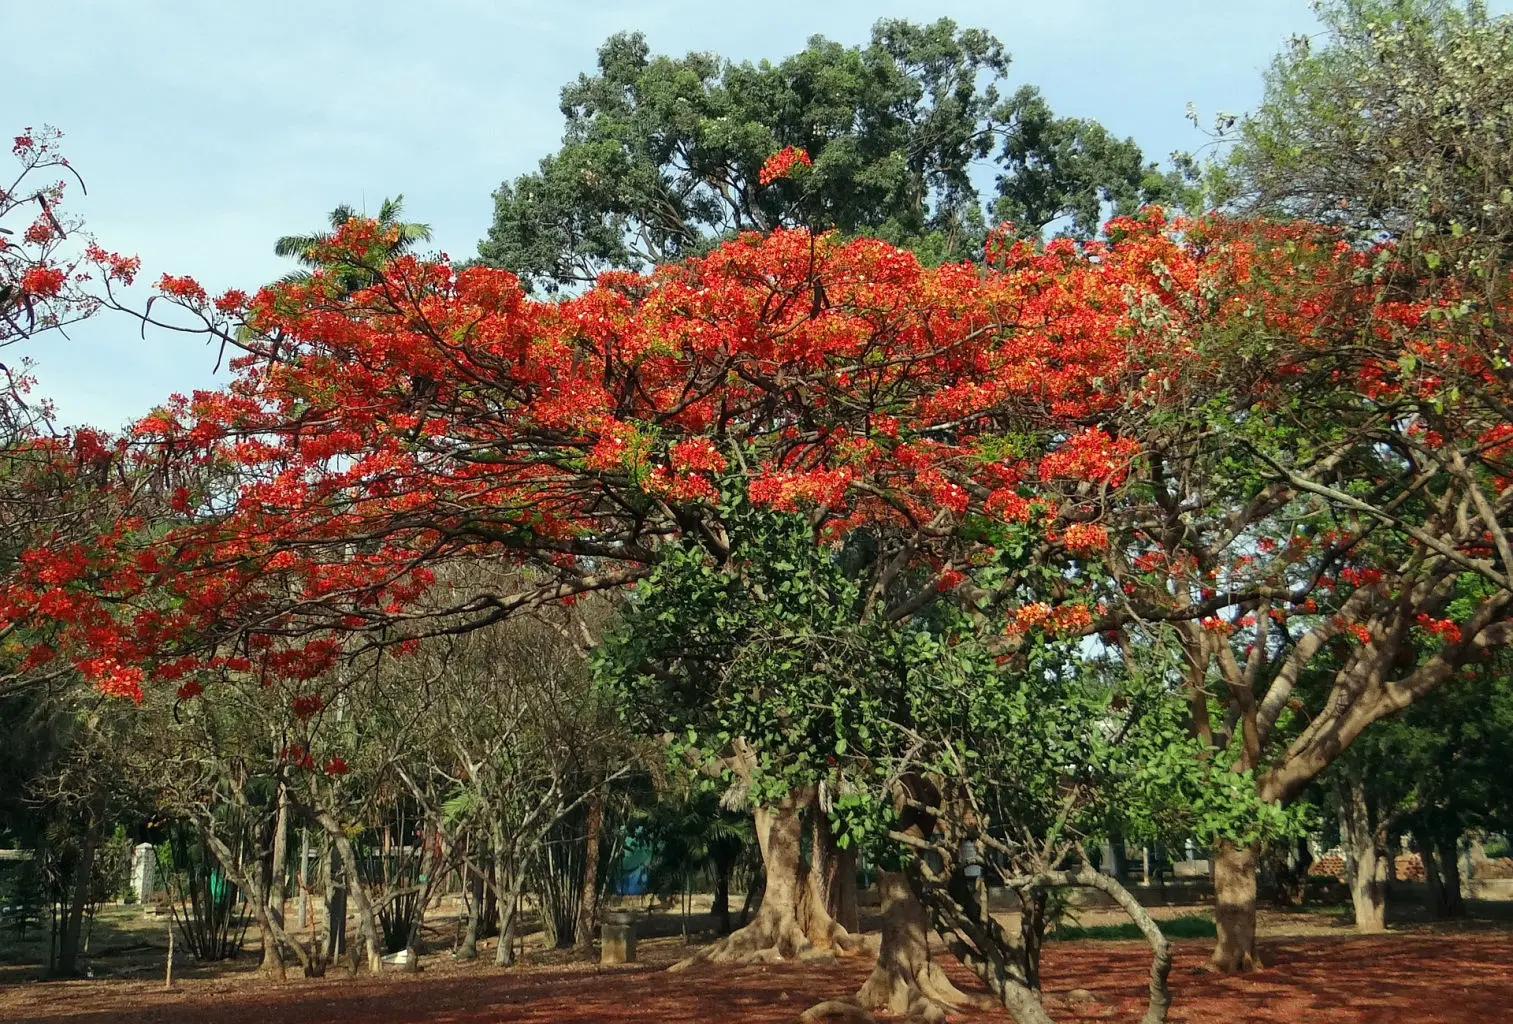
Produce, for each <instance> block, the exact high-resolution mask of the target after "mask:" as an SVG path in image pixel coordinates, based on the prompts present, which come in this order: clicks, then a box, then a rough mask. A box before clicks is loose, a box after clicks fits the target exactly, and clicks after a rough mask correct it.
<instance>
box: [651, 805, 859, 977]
mask: <svg viewBox="0 0 1513 1024" xmlns="http://www.w3.org/2000/svg"><path fill="white" fill-rule="evenodd" d="M809 799H811V795H810V794H808V793H805V792H799V793H796V794H795V795H793V796H791V797H790V798H789V799H787V800H785V801H783V802H782V803H780V804H778V805H776V806H775V807H771V808H758V809H757V810H756V811H755V812H754V817H755V819H756V831H757V841H758V842H759V843H760V845H761V849H762V862H763V864H764V865H765V868H766V874H767V891H766V893H765V894H764V895H763V897H762V906H761V909H760V910H758V911H757V915H756V917H755V918H754V919H753V920H752V922H751V923H750V924H748V925H746V927H744V928H739V929H737V930H736V931H733V932H731V933H730V934H729V935H727V936H725V937H724V938H723V939H721V940H719V941H718V942H716V943H714V944H713V945H710V946H706V947H704V948H703V949H701V950H699V952H697V953H695V954H694V955H693V956H691V957H689V958H688V959H686V960H682V961H680V962H678V963H676V964H674V965H673V966H672V968H671V970H674V971H681V970H684V969H686V968H689V967H692V966H693V965H695V964H701V963H736V964H743V963H767V962H771V961H774V960H784V959H800V960H810V959H821V958H824V957H831V956H837V955H841V954H845V953H850V952H852V951H854V950H855V949H857V948H858V947H859V946H860V945H861V939H860V938H859V937H858V936H854V935H852V934H851V933H850V932H848V931H846V929H845V928H842V927H841V926H840V924H838V923H837V922H836V920H835V919H834V918H832V917H831V916H830V914H829V913H828V912H827V911H826V909H825V900H824V896H823V895H822V894H821V893H820V892H819V888H818V886H817V884H816V878H815V874H814V872H812V871H811V870H810V869H809V867H808V865H806V864H805V863H804V861H803V858H802V856H801V852H800V850H801V842H802V838H803V817H802V811H803V808H804V807H805V806H806V803H807V801H808V800H809Z"/></svg>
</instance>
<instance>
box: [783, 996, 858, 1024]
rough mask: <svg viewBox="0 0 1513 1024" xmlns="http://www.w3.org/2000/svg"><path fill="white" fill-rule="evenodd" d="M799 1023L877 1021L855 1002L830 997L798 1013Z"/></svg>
mask: <svg viewBox="0 0 1513 1024" xmlns="http://www.w3.org/2000/svg"><path fill="white" fill-rule="evenodd" d="M799 1024H877V1021H876V1018H874V1017H873V1016H872V1014H870V1013H868V1012H867V1011H866V1010H863V1009H862V1008H861V1007H860V1006H857V1005H856V1004H855V1003H848V1002H846V1001H845V1000H844V999H831V1000H828V1001H826V1002H823V1003H816V1004H815V1005H814V1006H811V1007H809V1009H807V1010H805V1011H804V1012H803V1013H801V1014H799Z"/></svg>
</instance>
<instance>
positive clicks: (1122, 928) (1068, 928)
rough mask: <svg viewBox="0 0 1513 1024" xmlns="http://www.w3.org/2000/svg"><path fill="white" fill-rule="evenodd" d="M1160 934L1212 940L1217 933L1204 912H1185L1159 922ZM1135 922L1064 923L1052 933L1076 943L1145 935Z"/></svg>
mask: <svg viewBox="0 0 1513 1024" xmlns="http://www.w3.org/2000/svg"><path fill="white" fill-rule="evenodd" d="M1156 924H1157V925H1159V926H1160V928H1161V934H1163V935H1165V936H1166V937H1167V938H1168V939H1211V938H1213V937H1214V936H1215V935H1217V934H1218V932H1217V931H1216V930H1215V928H1214V923H1213V921H1211V920H1209V919H1208V918H1206V917H1204V916H1203V915H1201V914H1183V915H1182V916H1181V917H1174V918H1171V919H1170V920H1167V921H1157V922H1156ZM1143 937H1144V936H1142V935H1141V934H1140V929H1139V928H1137V927H1135V923H1134V922H1133V921H1126V922H1125V923H1124V924H1095V925H1089V926H1087V927H1083V926H1082V925H1079V924H1062V925H1058V926H1057V927H1056V930H1055V931H1053V932H1051V935H1050V938H1051V940H1052V941H1054V942H1075V941H1076V940H1078V939H1095V940H1100V941H1104V942H1109V941H1113V940H1116V939H1139V938H1143Z"/></svg>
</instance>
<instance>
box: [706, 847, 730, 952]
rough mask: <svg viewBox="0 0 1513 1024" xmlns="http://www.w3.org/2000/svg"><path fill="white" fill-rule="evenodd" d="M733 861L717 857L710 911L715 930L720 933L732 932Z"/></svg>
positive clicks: (727, 933)
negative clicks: (731, 887) (731, 878)
mask: <svg viewBox="0 0 1513 1024" xmlns="http://www.w3.org/2000/svg"><path fill="white" fill-rule="evenodd" d="M731 868H732V863H731V861H730V860H729V859H727V858H724V857H717V858H715V863H714V900H713V901H712V902H711V903H710V905H709V912H710V914H711V915H713V917H714V919H715V930H716V931H717V932H718V933H719V934H720V935H729V934H730V872H731Z"/></svg>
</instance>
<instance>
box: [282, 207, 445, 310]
mask: <svg viewBox="0 0 1513 1024" xmlns="http://www.w3.org/2000/svg"><path fill="white" fill-rule="evenodd" d="M404 199H405V197H404V196H403V195H397V196H395V197H394V198H393V199H385V200H384V201H383V203H382V204H380V205H379V207H378V216H377V217H375V218H374V219H375V220H376V221H377V222H378V226H379V227H380V228H382V229H385V230H391V229H398V230H397V233H396V234H395V235H394V236H393V240H392V241H391V242H389V243H388V244H386V245H385V246H384V247H383V248H382V249H381V250H380V251H378V252H374V253H371V254H369V255H370V257H371V259H369V260H365V261H364V262H365V263H367V264H368V265H367V266H345V267H338V268H333V267H329V266H327V265H326V264H325V262H324V261H322V260H320V259H319V258H317V257H316V256H315V254H314V253H313V252H312V250H313V249H314V248H315V247H316V246H320V245H325V244H326V243H328V242H330V241H331V238H332V236H333V235H334V234H335V233H336V231H338V230H339V229H340V228H341V227H342V226H344V225H345V224H346V223H347V221H349V220H351V219H352V218H354V217H361V216H364V215H363V214H360V213H358V212H357V211H356V210H354V209H353V208H352V207H350V206H348V205H347V204H346V203H342V204H341V205H340V206H338V207H337V208H336V209H334V210H332V211H331V213H330V216H329V217H328V218H327V219H328V220H329V222H330V224H331V230H329V231H320V232H316V233H314V234H308V235H284V236H283V237H281V238H280V239H279V240H278V241H277V242H275V243H274V244H273V252H274V255H276V256H283V257H285V258H288V259H294V260H297V261H298V262H299V263H301V264H302V265H303V266H304V267H305V268H307V269H302V270H295V271H291V272H290V273H288V274H285V275H284V277H283V278H282V280H284V281H286V282H297V281H306V280H309V278H310V272H311V270H316V269H322V268H324V269H329V270H335V271H336V279H337V281H338V282H340V287H341V289H342V290H343V291H347V292H352V291H356V290H357V289H358V288H362V287H365V286H366V285H368V284H371V283H372V281H373V269H372V268H373V267H374V266H379V265H382V264H384V263H386V262H388V261H389V260H391V259H393V258H394V257H396V256H399V255H401V254H403V253H406V252H409V251H410V250H411V249H412V248H414V247H415V246H416V245H418V244H419V243H421V242H429V241H430V240H431V225H429V224H418V223H413V222H407V221H403V220H401V219H400V218H401V216H402V215H403V213H404Z"/></svg>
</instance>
